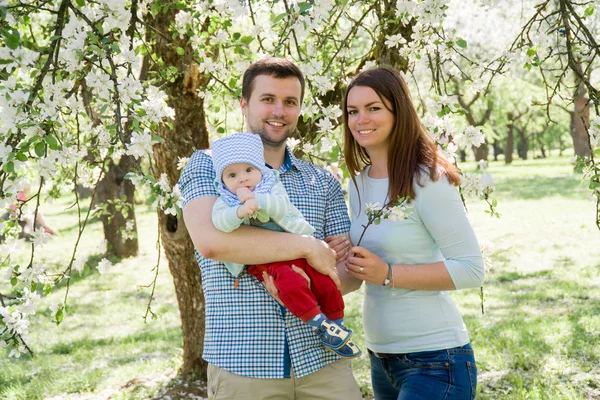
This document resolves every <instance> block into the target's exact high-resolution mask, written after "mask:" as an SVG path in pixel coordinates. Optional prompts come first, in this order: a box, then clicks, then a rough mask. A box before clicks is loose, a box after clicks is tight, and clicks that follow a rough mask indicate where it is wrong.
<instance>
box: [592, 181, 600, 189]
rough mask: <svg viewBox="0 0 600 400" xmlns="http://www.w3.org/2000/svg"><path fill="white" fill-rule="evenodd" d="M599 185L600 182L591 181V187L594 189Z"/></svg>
mask: <svg viewBox="0 0 600 400" xmlns="http://www.w3.org/2000/svg"><path fill="white" fill-rule="evenodd" d="M597 187H600V182H590V189H592V190H594V189H596V188H597Z"/></svg>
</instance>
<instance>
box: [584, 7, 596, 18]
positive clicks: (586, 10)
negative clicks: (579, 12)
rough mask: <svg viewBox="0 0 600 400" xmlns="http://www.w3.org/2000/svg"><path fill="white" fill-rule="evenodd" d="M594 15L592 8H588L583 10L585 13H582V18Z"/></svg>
mask: <svg viewBox="0 0 600 400" xmlns="http://www.w3.org/2000/svg"><path fill="white" fill-rule="evenodd" d="M593 13H594V6H589V7H588V8H586V9H585V11H584V12H583V17H584V18H586V17H589V16H591V15H592V14H593Z"/></svg>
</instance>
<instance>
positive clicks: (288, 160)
mask: <svg viewBox="0 0 600 400" xmlns="http://www.w3.org/2000/svg"><path fill="white" fill-rule="evenodd" d="M298 162H299V160H298V159H297V158H296V156H294V153H292V151H291V150H290V148H289V147H288V146H285V157H284V159H283V164H281V167H279V170H278V171H279V173H280V174H283V173H284V172H287V171H289V170H290V169H292V167H296V169H298ZM265 165H266V166H267V167H269V168H271V169H273V167H271V166H270V165H269V164H267V163H265Z"/></svg>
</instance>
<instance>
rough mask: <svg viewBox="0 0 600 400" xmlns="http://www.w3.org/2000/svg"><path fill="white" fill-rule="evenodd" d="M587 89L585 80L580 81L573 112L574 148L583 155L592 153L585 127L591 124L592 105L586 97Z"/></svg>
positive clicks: (572, 131) (572, 135) (572, 133)
mask: <svg viewBox="0 0 600 400" xmlns="http://www.w3.org/2000/svg"><path fill="white" fill-rule="evenodd" d="M586 94H587V90H586V88H585V85H584V84H583V82H580V83H579V85H578V87H577V91H576V92H575V101H574V102H573V106H574V108H573V111H572V112H571V137H572V138H573V149H574V150H575V154H577V155H578V156H582V157H588V156H589V155H590V146H589V145H588V135H587V131H586V129H585V127H586V125H587V126H589V118H590V106H589V103H588V100H587V97H586Z"/></svg>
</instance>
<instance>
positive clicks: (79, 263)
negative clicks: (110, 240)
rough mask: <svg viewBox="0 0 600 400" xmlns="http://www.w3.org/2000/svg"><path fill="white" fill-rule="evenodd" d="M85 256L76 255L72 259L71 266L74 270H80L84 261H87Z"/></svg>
mask: <svg viewBox="0 0 600 400" xmlns="http://www.w3.org/2000/svg"><path fill="white" fill-rule="evenodd" d="M87 259H88V258H87V257H78V258H76V259H75V261H73V268H74V269H75V271H77V272H80V273H81V271H83V268H85V263H86V262H87Z"/></svg>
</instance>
